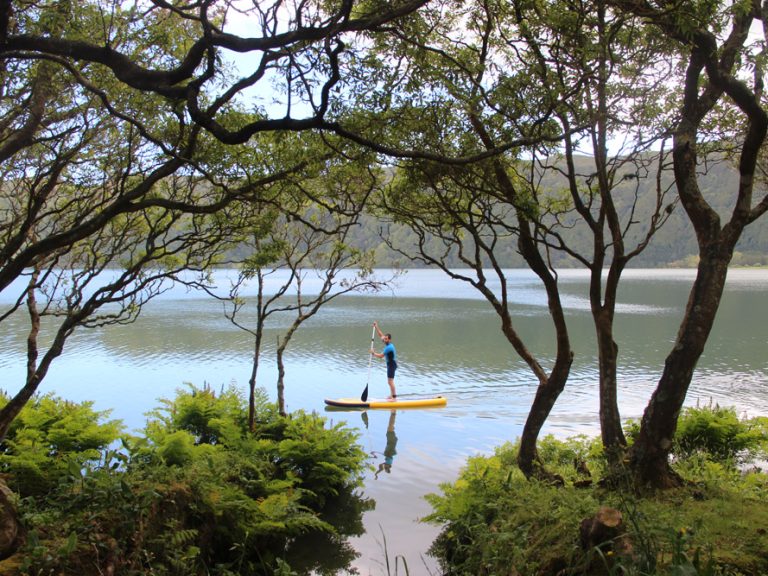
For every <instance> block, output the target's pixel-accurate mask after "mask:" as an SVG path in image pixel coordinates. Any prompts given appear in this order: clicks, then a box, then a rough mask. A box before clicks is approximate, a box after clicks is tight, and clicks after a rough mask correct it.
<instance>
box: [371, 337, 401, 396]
mask: <svg viewBox="0 0 768 576" xmlns="http://www.w3.org/2000/svg"><path fill="white" fill-rule="evenodd" d="M373 327H374V328H375V329H376V332H377V333H378V335H379V338H381V341H382V342H384V349H383V350H382V351H381V353H379V352H374V351H373V350H371V354H373V355H374V356H376V358H385V359H386V360H387V384H389V392H390V397H389V398H388V400H394V399H395V398H397V393H396V392H395V371H396V370H397V352H396V351H395V345H394V344H392V334H384V332H382V331H381V329H380V328H379V325H378V324H377V323H376V322H374V323H373Z"/></svg>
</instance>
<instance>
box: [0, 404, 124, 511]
mask: <svg viewBox="0 0 768 576" xmlns="http://www.w3.org/2000/svg"><path fill="white" fill-rule="evenodd" d="M7 402H8V397H7V396H6V395H5V394H4V393H2V392H0V407H2V406H5V404H7ZM108 415H109V411H102V412H99V411H95V410H94V409H93V402H83V403H80V404H78V403H75V402H69V401H66V400H62V399H61V398H58V397H56V396H54V395H52V394H46V395H44V396H35V397H33V398H32V399H31V400H30V401H29V402H28V403H27V405H26V406H24V408H23V409H22V410H21V412H20V413H19V415H18V416H17V417H16V419H15V420H14V421H13V422H12V424H11V426H10V428H9V430H8V433H7V435H6V437H5V440H4V441H3V442H2V443H0V471H2V472H3V473H6V474H7V473H11V474H9V475H8V484H9V486H10V487H11V488H12V489H13V490H14V491H16V492H18V493H19V494H21V495H22V496H40V495H43V494H46V493H47V492H48V491H49V490H51V489H52V488H53V487H54V486H56V484H58V483H59V482H60V481H61V480H62V479H63V478H65V477H67V476H70V475H72V476H75V477H79V476H80V473H81V469H83V468H85V467H87V466H97V465H99V463H100V460H101V456H102V452H103V450H104V449H106V448H107V446H109V445H110V444H112V443H113V442H114V441H116V440H117V438H118V437H119V435H120V433H121V432H122V429H123V426H122V423H121V422H120V421H119V420H107V421H104V419H105V418H106V417H107V416H108Z"/></svg>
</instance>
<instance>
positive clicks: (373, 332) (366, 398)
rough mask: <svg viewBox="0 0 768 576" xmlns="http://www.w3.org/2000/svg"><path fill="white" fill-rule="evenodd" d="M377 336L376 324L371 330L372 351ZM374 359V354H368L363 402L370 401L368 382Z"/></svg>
mask: <svg viewBox="0 0 768 576" xmlns="http://www.w3.org/2000/svg"><path fill="white" fill-rule="evenodd" d="M375 337H376V326H375V325H374V327H373V330H372V331H371V352H373V339H374V338H375ZM372 361H373V354H368V379H367V380H366V381H365V390H363V393H362V395H361V396H360V401H361V402H367V401H368V383H369V382H370V381H371V362H372Z"/></svg>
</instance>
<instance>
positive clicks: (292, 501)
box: [0, 386, 371, 576]
mask: <svg viewBox="0 0 768 576" xmlns="http://www.w3.org/2000/svg"><path fill="white" fill-rule="evenodd" d="M1 402H2V400H0V403H1ZM246 410H247V406H246V403H245V401H244V399H243V398H242V397H241V396H240V395H239V393H238V392H237V391H235V390H234V389H229V390H222V391H221V392H220V393H219V394H215V393H214V392H213V391H211V390H210V389H209V388H207V387H206V388H196V387H194V386H189V388H188V389H186V390H180V391H178V393H177V396H176V397H175V398H174V399H173V400H165V401H163V403H162V406H161V407H160V408H159V409H157V410H154V411H153V412H151V413H150V415H149V416H150V419H149V421H148V423H147V427H146V429H145V435H144V436H140V437H132V438H130V437H122V439H121V446H120V447H119V448H115V447H114V446H115V444H117V442H116V440H117V439H118V436H119V435H120V433H121V432H122V430H121V427H120V424H119V423H118V422H115V421H110V422H101V421H102V420H103V419H104V417H105V416H106V414H105V413H99V412H95V411H93V410H92V407H91V405H90V404H89V403H85V404H73V403H69V402H65V401H62V400H60V399H57V398H54V397H51V396H45V397H41V398H38V399H36V400H35V401H34V402H31V403H30V404H29V406H28V407H27V408H25V411H26V414H25V415H24V417H23V418H20V420H19V422H20V425H19V426H17V427H16V428H14V429H13V430H12V431H11V433H10V434H9V436H8V438H7V440H6V442H4V443H3V444H2V445H0V467H1V469H2V472H3V476H4V477H5V478H6V479H7V482H8V484H9V486H12V487H14V488H15V489H16V490H17V493H19V495H20V497H21V499H20V501H19V514H20V518H21V521H22V525H23V528H24V531H25V533H26V536H25V538H24V544H23V545H22V547H21V548H20V549H19V551H18V552H17V553H16V554H15V555H14V556H13V557H11V558H9V559H7V560H5V561H3V562H0V572H2V573H3V574H13V573H17V574H43V573H46V574H48V573H51V574H54V573H67V574H72V573H79V574H82V575H89V574H103V573H110V572H111V573H115V574H128V575H130V574H136V575H138V574H155V575H158V576H163V575H172V574H179V575H181V574H185V575H186V574H195V573H200V574H203V573H204V574H212V575H222V576H223V575H229V574H274V573H276V572H277V571H279V570H283V571H284V572H285V573H286V574H288V573H291V568H292V566H290V564H291V560H290V559H291V556H292V552H293V550H292V547H293V546H294V545H295V543H296V542H297V541H298V540H299V539H301V538H305V537H307V536H308V535H311V534H323V535H325V536H324V537H323V538H324V543H325V545H326V546H334V547H336V551H335V553H332V551H327V554H326V555H327V556H328V557H330V558H332V559H333V560H332V562H333V563H334V565H332V566H328V565H323V564H321V563H318V562H319V561H318V560H317V559H308V558H306V555H303V554H302V555H301V556H302V558H301V561H300V562H302V563H303V564H304V566H303V569H304V571H305V572H310V571H312V570H315V571H316V572H317V573H319V574H332V573H335V571H336V570H337V569H340V568H343V567H344V566H345V565H346V564H348V563H349V562H350V561H351V560H352V559H353V558H354V551H353V550H352V549H351V547H350V546H349V545H348V544H347V543H346V536H349V535H356V534H360V533H362V522H361V519H360V516H361V515H362V512H363V511H364V510H365V509H366V508H370V506H371V503H370V502H368V501H365V500H363V499H361V498H360V497H359V496H357V495H356V494H355V489H356V488H357V487H358V486H359V483H360V479H361V474H362V470H363V467H364V463H365V454H364V453H363V452H362V450H361V449H360V448H359V446H358V445H357V443H356V440H357V435H356V433H355V432H353V431H351V430H350V429H347V428H346V427H344V426H341V425H336V426H331V427H328V426H326V422H325V420H324V419H323V418H321V417H319V416H317V415H314V414H305V413H303V412H297V413H294V414H292V415H291V416H290V417H288V418H282V417H280V416H279V415H278V414H277V410H276V409H275V407H274V406H273V405H271V404H270V403H268V402H267V400H266V395H263V396H262V397H261V398H260V402H259V406H258V422H259V425H258V430H257V432H256V433H254V434H250V433H249V432H248V431H247V426H246V421H247V419H246V418H245V413H246ZM67 422H69V424H67ZM62 429H63V430H65V431H66V433H64V432H63V431H62ZM30 478H32V479H34V480H35V481H34V482H28V479H30ZM338 499H344V500H345V501H347V502H354V503H355V505H354V506H347V507H346V509H347V510H348V513H349V514H351V515H353V516H356V518H345V519H334V520H333V523H331V521H330V520H327V519H326V518H330V515H328V514H326V507H327V506H329V507H330V506H332V505H333V507H335V502H336V501H337V500H338ZM300 552H303V551H300ZM289 566H290V567H289Z"/></svg>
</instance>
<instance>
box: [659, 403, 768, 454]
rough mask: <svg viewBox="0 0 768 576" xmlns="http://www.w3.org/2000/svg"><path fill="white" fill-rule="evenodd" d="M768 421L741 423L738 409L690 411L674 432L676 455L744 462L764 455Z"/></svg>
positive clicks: (710, 408) (746, 421)
mask: <svg viewBox="0 0 768 576" xmlns="http://www.w3.org/2000/svg"><path fill="white" fill-rule="evenodd" d="M766 420H767V419H766V418H753V419H745V420H740V419H739V417H738V415H737V414H736V409H735V408H722V407H720V406H718V405H715V406H705V407H703V408H698V407H697V408H687V409H686V410H685V411H684V412H683V414H682V416H681V417H680V419H679V421H678V424H677V431H676V433H675V444H674V454H675V455H676V456H679V457H682V458H687V457H690V456H692V455H694V454H696V453H697V452H705V453H706V454H709V455H710V456H712V458H713V459H715V460H716V461H719V462H734V463H741V462H744V461H750V460H752V459H754V458H755V457H756V456H758V455H760V454H761V453H764V447H765V443H766V440H768V428H767V427H766Z"/></svg>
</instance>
